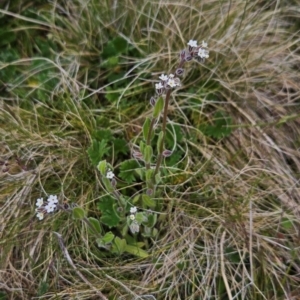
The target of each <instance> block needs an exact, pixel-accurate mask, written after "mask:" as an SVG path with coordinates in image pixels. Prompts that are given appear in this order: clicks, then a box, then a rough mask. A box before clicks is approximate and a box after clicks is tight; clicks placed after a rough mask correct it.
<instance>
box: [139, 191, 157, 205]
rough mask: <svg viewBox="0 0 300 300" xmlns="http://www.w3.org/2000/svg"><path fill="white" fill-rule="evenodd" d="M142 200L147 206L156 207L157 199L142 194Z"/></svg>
mask: <svg viewBox="0 0 300 300" xmlns="http://www.w3.org/2000/svg"><path fill="white" fill-rule="evenodd" d="M142 201H143V205H144V206H147V207H151V208H154V207H155V205H156V203H155V201H154V200H153V199H152V198H150V197H149V196H148V195H146V194H143V195H142Z"/></svg>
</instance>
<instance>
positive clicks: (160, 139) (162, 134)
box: [157, 131, 164, 153]
mask: <svg viewBox="0 0 300 300" xmlns="http://www.w3.org/2000/svg"><path fill="white" fill-rule="evenodd" d="M163 136H164V133H163V132H162V131H161V132H160V133H159V134H158V139H157V153H159V152H160V148H161V144H162V142H163Z"/></svg>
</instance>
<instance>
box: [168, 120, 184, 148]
mask: <svg viewBox="0 0 300 300" xmlns="http://www.w3.org/2000/svg"><path fill="white" fill-rule="evenodd" d="M182 139H183V134H182V130H181V127H180V126H179V125H176V124H175V125H174V124H167V130H166V147H167V148H173V146H174V144H175V142H176V144H178V143H180V142H181V141H182Z"/></svg>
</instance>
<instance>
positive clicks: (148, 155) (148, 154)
mask: <svg viewBox="0 0 300 300" xmlns="http://www.w3.org/2000/svg"><path fill="white" fill-rule="evenodd" d="M152 156H153V150H152V147H151V146H150V145H147V146H146V148H145V154H144V159H145V162H146V163H150V162H151V159H152Z"/></svg>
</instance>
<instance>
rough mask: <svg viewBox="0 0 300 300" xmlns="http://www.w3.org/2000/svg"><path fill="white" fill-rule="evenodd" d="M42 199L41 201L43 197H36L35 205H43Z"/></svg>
mask: <svg viewBox="0 0 300 300" xmlns="http://www.w3.org/2000/svg"><path fill="white" fill-rule="evenodd" d="M43 203H44V201H43V198H38V199H36V204H35V205H36V206H37V207H41V206H42V205H43Z"/></svg>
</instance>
